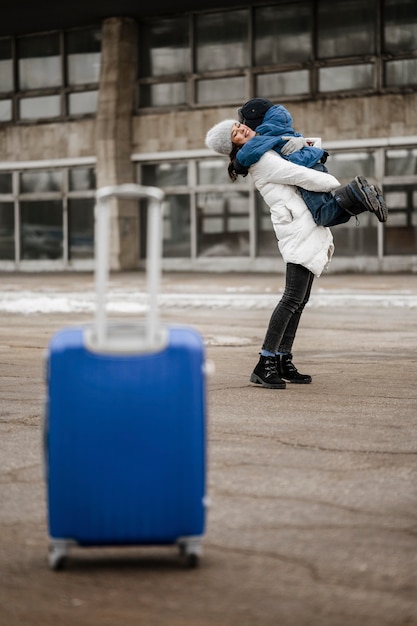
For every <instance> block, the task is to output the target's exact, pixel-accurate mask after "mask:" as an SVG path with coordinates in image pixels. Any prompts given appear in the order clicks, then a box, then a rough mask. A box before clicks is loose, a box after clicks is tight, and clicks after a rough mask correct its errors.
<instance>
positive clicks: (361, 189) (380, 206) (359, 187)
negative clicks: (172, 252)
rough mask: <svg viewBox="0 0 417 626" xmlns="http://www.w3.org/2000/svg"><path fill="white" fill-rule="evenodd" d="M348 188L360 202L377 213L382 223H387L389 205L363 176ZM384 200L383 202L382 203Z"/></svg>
mask: <svg viewBox="0 0 417 626" xmlns="http://www.w3.org/2000/svg"><path fill="white" fill-rule="evenodd" d="M348 187H350V189H351V190H352V192H353V194H354V195H355V196H356V197H357V198H358V199H360V201H361V202H362V203H363V204H365V205H366V206H367V207H368V210H369V211H371V213H375V215H376V216H377V218H378V220H379V221H380V222H386V221H387V217H388V211H387V205H386V204H385V201H384V198H383V197H382V194H378V193H377V192H376V189H375V187H374V185H370V184H369V183H368V181H367V180H366V178H364V177H363V176H356V177H355V180H353V181H352V182H351V183H349V185H348ZM381 200H382V201H381Z"/></svg>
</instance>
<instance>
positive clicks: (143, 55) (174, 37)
mask: <svg viewBox="0 0 417 626" xmlns="http://www.w3.org/2000/svg"><path fill="white" fill-rule="evenodd" d="M139 44H140V45H139V50H140V59H139V64H138V66H139V70H140V75H141V76H164V75H167V74H184V73H188V72H190V71H191V65H190V43H189V34H188V18H187V17H185V16H184V17H177V18H173V19H162V20H155V21H153V22H145V23H143V24H142V25H141V31H140V38H139Z"/></svg>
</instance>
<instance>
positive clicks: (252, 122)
mask: <svg viewBox="0 0 417 626" xmlns="http://www.w3.org/2000/svg"><path fill="white" fill-rule="evenodd" d="M238 114H239V120H240V122H241V123H242V124H245V125H246V126H248V127H249V128H251V129H252V130H256V133H257V134H256V136H255V137H253V138H252V139H250V140H249V141H248V142H247V143H245V144H244V145H243V146H241V147H240V148H239V149H238V150H237V151H236V156H235V158H234V159H233V161H232V164H233V165H232V167H231V168H229V174H231V177H233V175H237V174H240V175H243V176H245V175H246V174H247V172H248V168H249V167H250V166H251V165H253V164H254V163H256V162H257V161H259V159H260V158H261V156H262V155H263V154H264V153H265V152H267V151H268V150H275V151H276V152H278V154H280V155H281V156H282V158H284V159H287V160H289V161H291V162H292V163H296V164H297V165H304V166H305V167H311V168H314V169H316V170H319V171H322V172H327V171H328V170H327V168H326V167H325V165H324V163H325V162H326V160H327V156H328V153H327V152H326V151H325V150H323V149H322V148H320V147H317V146H314V145H312V146H311V145H308V144H307V141H306V140H305V139H304V137H303V136H302V135H301V134H300V133H297V132H296V131H295V130H294V128H293V120H292V117H291V114H290V113H289V111H288V110H287V109H286V108H285V107H284V106H282V105H279V104H277V105H274V104H273V103H272V102H271V101H270V100H267V99H264V98H253V99H252V100H249V101H248V102H246V103H245V104H244V105H243V106H242V107H241V108H240V109H238ZM299 191H300V193H301V195H302V197H303V200H304V202H305V203H306V205H307V207H308V208H309V210H310V212H311V213H312V216H313V219H314V221H315V223H316V224H317V225H319V226H335V225H336V224H343V223H345V222H347V221H349V219H350V218H351V217H352V216H353V215H355V216H356V215H358V214H359V213H363V212H364V211H371V212H372V213H375V215H376V217H377V218H378V220H379V221H380V222H385V221H386V220H387V215H388V211H387V207H386V204H385V201H384V198H383V196H382V192H381V190H380V189H379V188H378V187H376V186H374V185H370V184H369V183H368V181H367V180H366V178H364V177H363V176H356V178H355V179H354V180H353V181H351V182H350V183H349V184H348V185H345V186H343V187H339V188H338V189H337V190H336V191H335V192H333V193H330V192H327V193H325V192H323V193H320V192H315V191H308V190H306V189H302V188H300V187H299Z"/></svg>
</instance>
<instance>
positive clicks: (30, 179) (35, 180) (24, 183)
mask: <svg viewBox="0 0 417 626" xmlns="http://www.w3.org/2000/svg"><path fill="white" fill-rule="evenodd" d="M61 185H62V172H61V171H59V170H42V171H30V172H22V173H21V174H20V193H44V192H48V191H61Z"/></svg>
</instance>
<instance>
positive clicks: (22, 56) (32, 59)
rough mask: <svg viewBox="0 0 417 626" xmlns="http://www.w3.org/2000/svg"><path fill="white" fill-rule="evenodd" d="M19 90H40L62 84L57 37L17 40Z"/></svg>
mask: <svg viewBox="0 0 417 626" xmlns="http://www.w3.org/2000/svg"><path fill="white" fill-rule="evenodd" d="M17 51H18V60H19V88H20V89H42V88H45V87H56V86H60V85H61V84H62V70H61V56H60V49H59V35H58V34H54V35H38V36H35V37H23V38H21V39H19V40H18V46H17Z"/></svg>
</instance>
